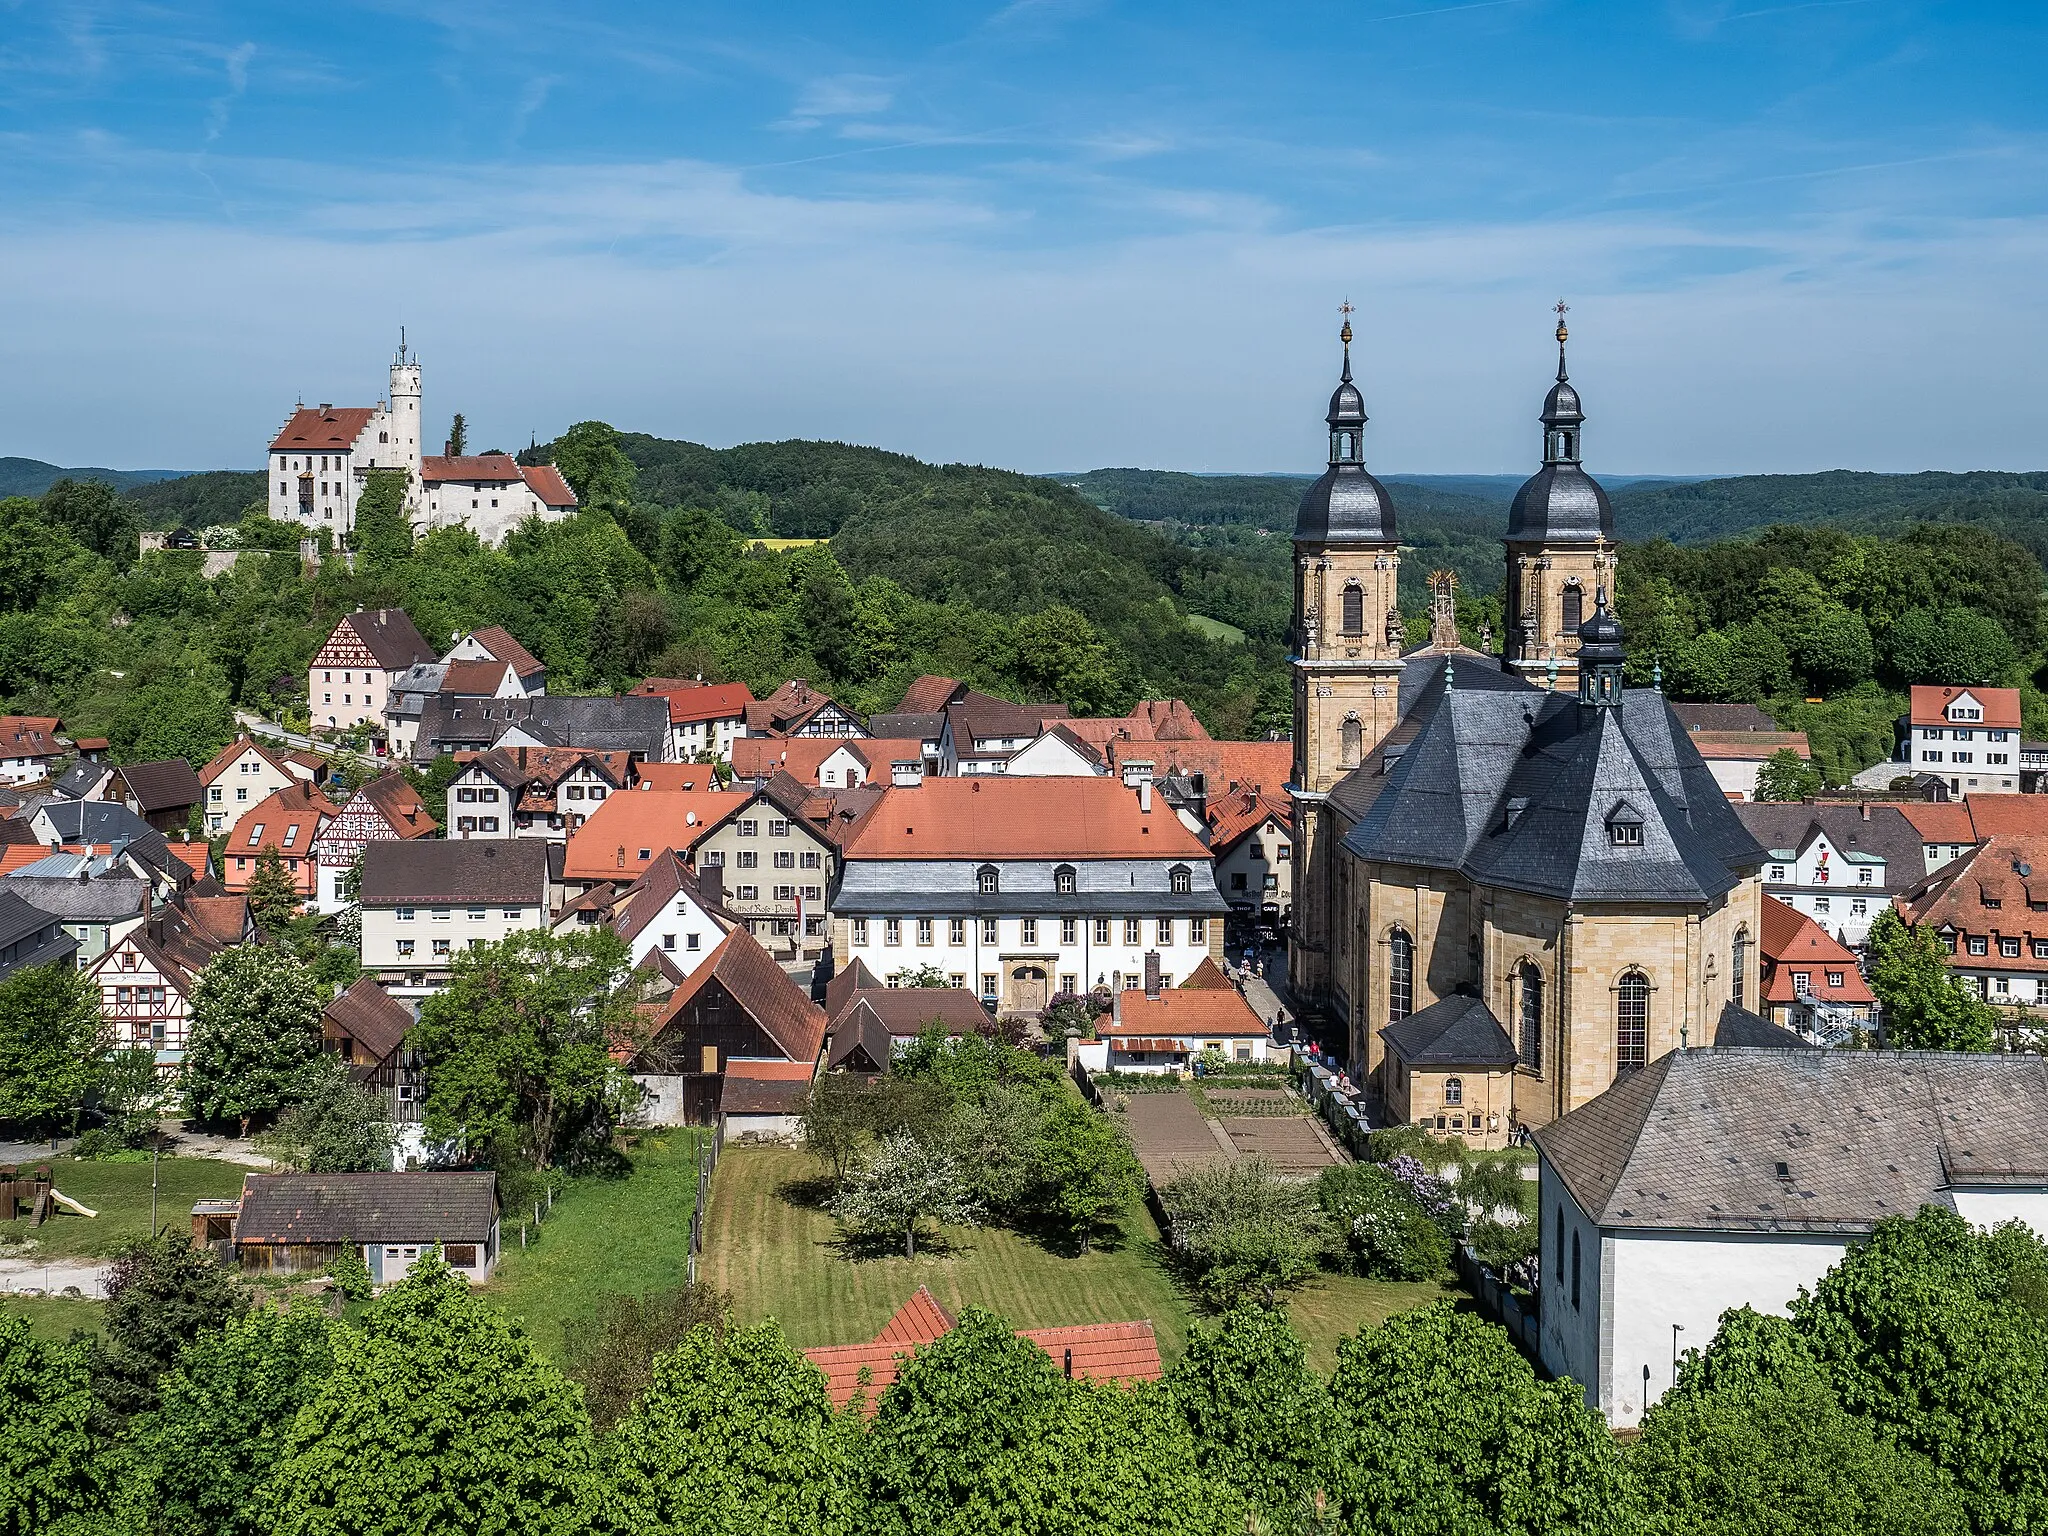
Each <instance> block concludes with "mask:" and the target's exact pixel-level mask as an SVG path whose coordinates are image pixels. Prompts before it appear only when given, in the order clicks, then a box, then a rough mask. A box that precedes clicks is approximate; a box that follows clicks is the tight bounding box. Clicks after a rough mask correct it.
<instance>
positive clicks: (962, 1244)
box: [704, 1146, 1444, 1371]
mask: <svg viewBox="0 0 2048 1536" xmlns="http://www.w3.org/2000/svg"><path fill="white" fill-rule="evenodd" d="M822 1168H823V1165H822V1164H821V1163H820V1162H819V1160H818V1159H816V1158H813V1157H812V1156H810V1155H809V1154H808V1153H804V1152H798V1151H792V1150H787V1149H783V1148H769V1147H737V1146H736V1147H731V1148H728V1149H727V1151H726V1154H725V1156H724V1158H723V1159H722V1160H721V1161H720V1162H719V1165H718V1172H717V1173H716V1174H715V1175H713V1177H712V1184H711V1213H710V1222H709V1226H708V1228H707V1231H706V1236H705V1245H706V1252H705V1256H704V1258H705V1263H704V1278H706V1279H707V1280H709V1281H710V1282H711V1283H712V1284H714V1285H716V1286H719V1287H721V1288H722V1289H724V1290H727V1291H730V1292H731V1293H732V1296H733V1304H734V1309H735V1311H736V1312H737V1313H738V1315H739V1317H740V1319H741V1320H742V1321H745V1322H754V1321H757V1320H759V1319H761V1318H764V1317H774V1318H777V1319H778V1320H779V1321H780V1322H781V1323H782V1327H783V1330H784V1332H785V1333H787V1334H788V1335H789V1339H790V1342H791V1343H792V1344H794V1345H796V1346H797V1347H798V1348H800V1349H803V1348H809V1347H811V1346H813V1345H818V1344H851V1343H856V1342H860V1341H864V1340H867V1339H871V1338H873V1337H874V1336H875V1334H876V1333H878V1332H879V1331H880V1330H881V1327H882V1324H883V1323H885V1322H886V1321H888V1318H889V1315H890V1314H891V1313H892V1312H894V1311H895V1310H896V1309H897V1308H898V1307H899V1306H901V1305H902V1304H903V1302H904V1300H905V1298H906V1297H908V1296H909V1295H910V1293H911V1292H912V1291H913V1290H915V1289H916V1288H917V1287H918V1286H920V1285H925V1286H929V1287H930V1288H931V1292H932V1294H933V1295H934V1296H936V1297H937V1298H938V1300H939V1304H940V1305H941V1306H944V1307H945V1308H947V1309H948V1310H949V1311H950V1310H956V1309H958V1308H960V1307H963V1306H966V1305H969V1304H975V1305H979V1306H985V1307H988V1308H991V1309H992V1310H994V1311H996V1312H1000V1313H1001V1314H1002V1315H1003V1316H1004V1317H1006V1318H1008V1319H1009V1320H1010V1321H1011V1322H1013V1323H1015V1324H1016V1325H1017V1326H1018V1327H1020V1328H1048V1327H1053V1326H1056V1325H1058V1324H1062V1323H1107V1322H1126V1321H1132V1320H1136V1319H1149V1320H1150V1321H1151V1323H1152V1326H1153V1328H1154V1329H1155V1330H1157V1332H1158V1335H1159V1348H1160V1352H1161V1354H1163V1355H1164V1356H1165V1357H1166V1359H1167V1360H1168V1361H1172V1360H1173V1359H1175V1358H1177V1357H1178V1356H1179V1355H1180V1353H1181V1351H1182V1349H1183V1347H1184V1346H1185V1343H1186V1339H1187V1331H1188V1324H1189V1321H1190V1317H1191V1315H1192V1314H1191V1308H1190V1305H1189V1301H1188V1298H1187V1296H1186V1295H1185V1293H1184V1292H1183V1291H1182V1290H1181V1288H1180V1287H1179V1286H1178V1285H1177V1284H1176V1283H1175V1281H1174V1279H1173V1277H1172V1275H1171V1274H1169V1273H1168V1271H1167V1270H1166V1268H1165V1267H1164V1266H1163V1265H1162V1264H1161V1262H1160V1260H1159V1256H1158V1242H1159V1232H1158V1228H1157V1227H1156V1226H1154V1225H1153V1222H1152V1219H1151V1217H1150V1215H1149V1214H1147V1213H1146V1212H1145V1211H1144V1210H1143V1209H1142V1208H1139V1209H1137V1210H1135V1211H1133V1212H1132V1219H1131V1222H1130V1223H1129V1227H1130V1235H1129V1236H1128V1237H1127V1238H1126V1239H1125V1240H1124V1241H1123V1242H1122V1243H1121V1244H1119V1245H1118V1246H1116V1247H1114V1248H1098V1249H1096V1250H1095V1251H1094V1252H1091V1253H1088V1254H1085V1255H1082V1256H1080V1257H1076V1258H1068V1257H1065V1256H1063V1255H1060V1254H1057V1253H1053V1252H1050V1251H1048V1250H1047V1249H1045V1248H1043V1247H1041V1246H1040V1245H1039V1244H1037V1243H1035V1242H1033V1241H1032V1240H1031V1239H1030V1238H1028V1237H1024V1236H1021V1235H1019V1234H1018V1233H1015V1232H1010V1231H1007V1230H1005V1229H1003V1228H1000V1227H984V1228H980V1229H975V1230H963V1229H959V1228H952V1229H948V1231H947V1232H946V1239H947V1246H946V1247H945V1248H944V1249H943V1250H942V1251H935V1252H931V1253H920V1254H919V1256H918V1257H917V1258H915V1259H905V1258H902V1257H900V1256H893V1257H887V1258H881V1257H875V1258H860V1259H852V1258H848V1257H846V1256H845V1252H844V1250H843V1249H842V1248H841V1246H840V1244H839V1233H838V1228H837V1227H836V1225H835V1224H834V1222H833V1221H832V1218H831V1217H830V1216H829V1215H827V1214H826V1213H825V1212H824V1211H822V1210H820V1209H819V1208H818V1207H817V1205H816V1203H815V1196H814V1195H813V1194H811V1193H810V1189H809V1186H814V1184H815V1181H816V1180H817V1179H818V1177H819V1174H820V1172H821V1171H822ZM1442 1294H1444V1292H1443V1291H1442V1290H1441V1289H1440V1288H1439V1287H1438V1286H1436V1285H1401V1284H1390V1283H1386V1282H1381V1281H1374V1280H1360V1279H1355V1278H1352V1277H1349V1276H1343V1275H1330V1276H1324V1277H1322V1278H1320V1279H1319V1280H1317V1281H1316V1282H1315V1283H1314V1284H1313V1285H1311V1286H1310V1287H1309V1288H1307V1289H1305V1290H1304V1291H1302V1292H1300V1293H1299V1294H1298V1295H1297V1296H1296V1297H1295V1298H1294V1299H1293V1301H1292V1302H1291V1303H1290V1306H1289V1312H1290V1314H1291V1315H1292V1317H1293V1319H1294V1323H1295V1327H1296V1328H1297V1329H1298V1330H1300V1332H1301V1334H1302V1337H1303V1338H1304V1339H1305V1340H1306V1341H1307V1342H1308V1345H1309V1353H1310V1356H1311V1358H1312V1359H1313V1360H1314V1361H1315V1363H1316V1366H1317V1368H1318V1369H1321V1370H1324V1371H1327V1370H1329V1369H1330V1367H1331V1366H1332V1365H1333V1364H1335V1362H1336V1351H1337V1340H1338V1338H1340V1337H1341V1336H1343V1335H1345V1334H1348V1333H1355V1332H1356V1331H1357V1330H1358V1329H1359V1327H1360V1326H1361V1325H1363V1324H1365V1323H1369V1322H1379V1321H1381V1320H1383V1319H1384V1318H1386V1317H1388V1316H1390V1315H1391V1314H1393V1313H1395V1312H1401V1311H1406V1310H1408V1309H1409V1308H1412V1307H1418V1306H1423V1305H1425V1304H1427V1303H1428V1302H1430V1301H1433V1300H1435V1299H1436V1298H1437V1297H1438V1296H1440V1295H1442Z"/></svg>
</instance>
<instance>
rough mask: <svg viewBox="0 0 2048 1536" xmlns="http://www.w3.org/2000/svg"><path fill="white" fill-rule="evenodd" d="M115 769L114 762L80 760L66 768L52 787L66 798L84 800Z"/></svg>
mask: <svg viewBox="0 0 2048 1536" xmlns="http://www.w3.org/2000/svg"><path fill="white" fill-rule="evenodd" d="M113 771H114V765H113V764H112V763H95V762H78V763H73V764H72V765H71V766H70V767H69V768H66V769H65V770H64V771H63V773H61V774H59V775H58V777H57V782H56V783H55V784H52V785H51V786H50V787H51V788H52V789H53V790H55V791H56V792H57V793H58V794H60V795H62V796H63V797H64V798H65V799H66V800H83V799H84V798H85V797H86V796H87V795H90V794H91V793H92V792H93V791H94V790H96V789H98V788H99V786H100V785H101V783H103V782H104V781H105V780H106V779H107V778H108V777H109V776H110V775H111V774H112V773H113Z"/></svg>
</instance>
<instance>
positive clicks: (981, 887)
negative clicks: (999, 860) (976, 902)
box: [974, 864, 1001, 896]
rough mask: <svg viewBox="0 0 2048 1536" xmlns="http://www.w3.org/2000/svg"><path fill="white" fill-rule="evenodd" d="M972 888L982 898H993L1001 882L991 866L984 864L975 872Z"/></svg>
mask: <svg viewBox="0 0 2048 1536" xmlns="http://www.w3.org/2000/svg"><path fill="white" fill-rule="evenodd" d="M974 887H975V889H976V890H978V891H980V892H981V894H982V895H984V896H993V895H995V894H996V892H997V891H998V890H1000V889H1001V881H1000V878H999V877H998V875H997V873H996V867H995V865H993V864H984V865H982V866H981V868H980V869H978V870H976V871H975V875H974Z"/></svg>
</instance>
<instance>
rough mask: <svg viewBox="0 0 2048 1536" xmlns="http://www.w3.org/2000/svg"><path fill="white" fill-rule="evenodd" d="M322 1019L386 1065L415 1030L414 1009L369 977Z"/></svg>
mask: <svg viewBox="0 0 2048 1536" xmlns="http://www.w3.org/2000/svg"><path fill="white" fill-rule="evenodd" d="M322 1017H323V1018H325V1019H326V1021H327V1022H328V1023H329V1024H331V1025H333V1026H334V1028H335V1029H337V1030H339V1031H340V1032H341V1033H342V1034H345V1035H347V1036H348V1037H349V1038H350V1039H351V1040H353V1041H355V1042H356V1044H358V1045H360V1046H361V1047H362V1048H363V1049H364V1051H366V1052H367V1053H368V1055H369V1059H370V1060H371V1061H373V1062H384V1061H388V1060H389V1059H390V1058H391V1055H392V1053H393V1052H395V1051H396V1050H397V1049H398V1048H399V1047H400V1046H402V1045H403V1044H405V1035H406V1031H407V1030H409V1029H411V1028H412V1025H413V1018H412V1010H411V1009H410V1008H408V1007H406V1006H405V1004H403V1003H401V1002H399V1001H398V1000H397V999H396V998H394V997H393V996H392V995H391V994H390V993H389V992H386V991H385V990H384V989H383V988H382V987H380V986H378V985H377V983H376V980H375V979H374V978H372V977H369V976H363V977H359V978H357V980H356V981H355V982H354V984H352V985H351V986H350V987H349V988H348V990H347V991H345V992H343V993H342V994H341V995H340V996H339V997H337V998H335V1000H334V1001H333V1002H331V1003H329V1004H328V1005H327V1007H326V1009H325V1010H324V1011H323V1013H322Z"/></svg>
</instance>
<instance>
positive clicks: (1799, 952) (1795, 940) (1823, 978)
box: [1758, 896, 1876, 1008]
mask: <svg viewBox="0 0 2048 1536" xmlns="http://www.w3.org/2000/svg"><path fill="white" fill-rule="evenodd" d="M1758 950H1759V954H1760V956H1761V958H1762V960H1763V982H1764V1001H1765V1002H1767V1003H1792V1002H1797V1001H1799V999H1800V998H1801V997H1802V996H1805V997H1811V998H1814V999H1816V1000H1817V1001H1821V1002H1830V1003H1850V1004H1857V1005H1860V1006H1863V1007H1866V1008H1867V1007H1869V1006H1870V1005H1871V1004H1872V1003H1874V1002H1875V1001H1876V999H1875V998H1874V997H1872V996H1871V993H1870V988H1869V986H1868V985H1867V984H1866V983H1865V982H1864V980H1863V976H1862V973H1861V972H1859V971H1858V970H1857V969H1856V957H1855V956H1854V955H1853V954H1851V953H1850V952H1849V951H1848V950H1847V949H1845V948H1843V947H1842V945H1840V944H1839V943H1837V942H1836V941H1835V940H1834V939H1831V938H1829V937H1828V935H1827V933H1826V932H1825V931H1824V930H1823V929H1822V928H1821V927H1820V925H1819V924H1818V923H1816V922H1814V920H1813V919H1812V918H1810V917H1808V916H1806V914H1805V913H1803V912H1799V911H1796V910H1794V909H1793V908H1791V907H1789V906H1787V905H1786V904H1785V903H1784V902H1782V901H1779V900H1778V899H1777V898H1776V897H1775V896H1766V897H1765V898H1764V918H1763V933H1762V938H1761V942H1760V943H1759V945H1758ZM1795 972H1803V973H1805V974H1806V976H1807V988H1806V991H1805V992H1804V993H1801V992H1800V991H1799V989H1798V987H1797V986H1796V985H1795V984H1794V982H1793V980H1792V977H1793V974H1794V973H1795ZM1830 974H1836V975H1839V976H1841V978H1842V985H1841V986H1839V987H1834V986H1829V985H1828V976H1829V975H1830Z"/></svg>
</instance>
